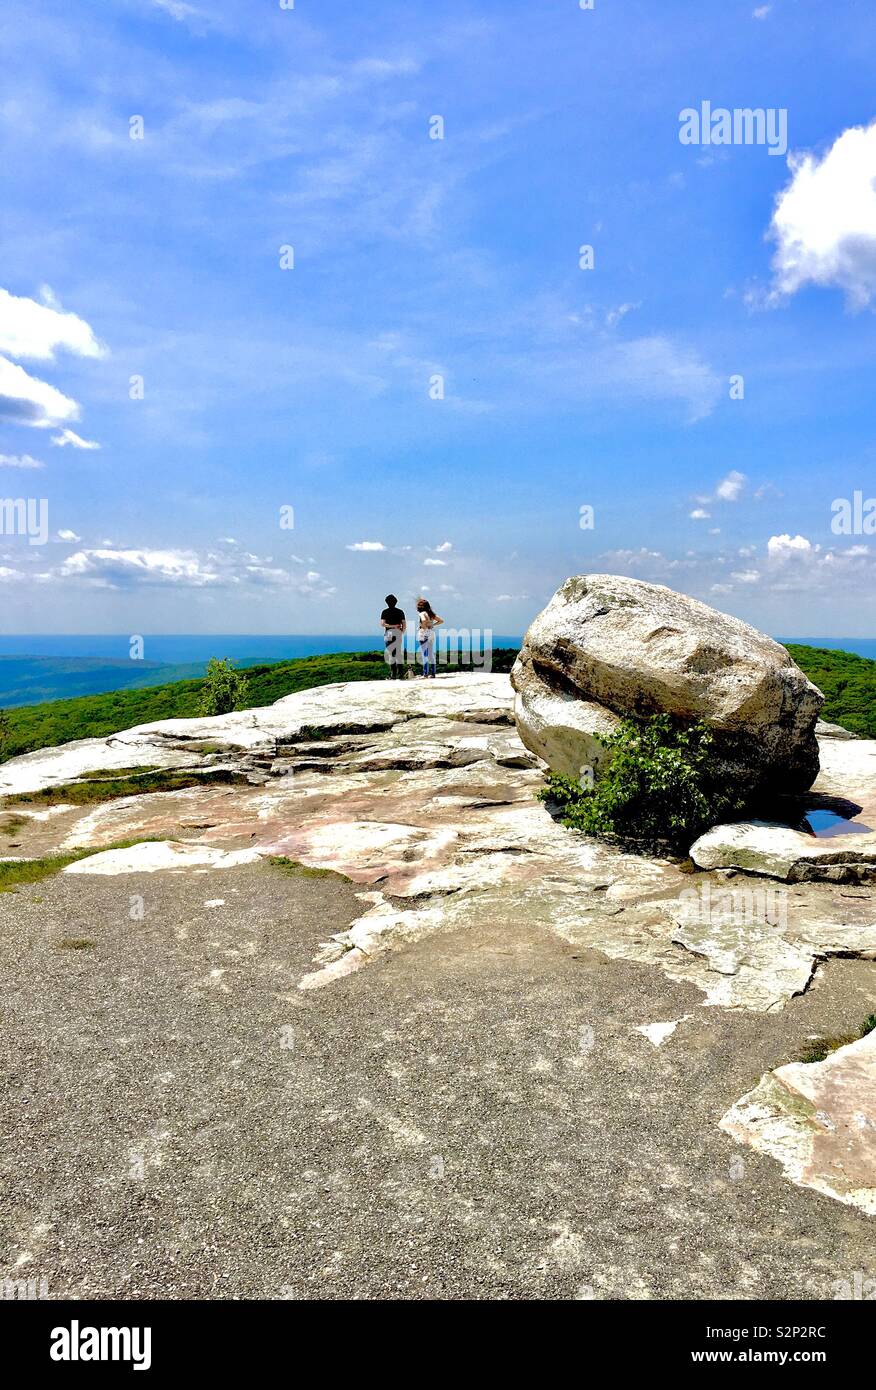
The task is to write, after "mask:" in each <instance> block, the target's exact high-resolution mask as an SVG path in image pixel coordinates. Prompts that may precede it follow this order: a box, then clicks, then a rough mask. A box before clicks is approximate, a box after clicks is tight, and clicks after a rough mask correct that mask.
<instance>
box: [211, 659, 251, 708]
mask: <svg viewBox="0 0 876 1390" xmlns="http://www.w3.org/2000/svg"><path fill="white" fill-rule="evenodd" d="M246 698H247V681H246V676H244V675H243V674H242V673H241V672H240V671H238V670H236V669H235V666H234V662H233V661H231V660H230V658H228V657H225V658H223V660H222V661H220V660H219V658H218V657H215V656H214V657H212V658H211V660H210V661H208V662H207V674H206V676H205V677H204V689H203V691H202V692H201V704H200V713H201V714H205V715H212V714H230V713H231V711H232V710H236V709H244V708H245V707H246Z"/></svg>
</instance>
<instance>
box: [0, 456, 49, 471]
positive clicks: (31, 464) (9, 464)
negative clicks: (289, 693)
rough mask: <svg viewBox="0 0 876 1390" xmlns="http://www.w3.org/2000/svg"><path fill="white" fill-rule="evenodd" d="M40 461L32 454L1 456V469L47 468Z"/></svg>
mask: <svg viewBox="0 0 876 1390" xmlns="http://www.w3.org/2000/svg"><path fill="white" fill-rule="evenodd" d="M45 466H46V465H45V464H44V463H41V462H40V460H39V459H35V458H32V457H31V455H30V454H0V468H45Z"/></svg>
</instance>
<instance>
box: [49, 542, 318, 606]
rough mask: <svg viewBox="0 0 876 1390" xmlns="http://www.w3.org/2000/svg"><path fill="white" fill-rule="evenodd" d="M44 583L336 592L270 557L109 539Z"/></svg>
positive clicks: (51, 574)
mask: <svg viewBox="0 0 876 1390" xmlns="http://www.w3.org/2000/svg"><path fill="white" fill-rule="evenodd" d="M58 537H59V539H60V540H63V541H67V542H68V543H70V542H78V541H79V539H80V537H79V536H77V535H76V533H75V532H74V531H59V532H58ZM42 578H43V579H44V580H45V581H46V582H56V581H63V582H64V583H65V584H69V583H75V582H79V583H82V584H84V585H86V586H87V587H89V588H98V589H132V588H149V587H154V586H163V587H170V588H180V589H220V590H221V589H241V588H247V587H250V588H258V589H264V588H269V589H285V590H289V591H291V592H293V593H295V594H299V595H303V596H305V597H308V598H329V597H331V595H333V594H334V593H335V592H336V589H335V586H334V585H332V584H330V583H329V582H328V580H327V579H325V578H324V577H323V575H321V574H320V573H319V571H318V570H308V571H307V572H306V573H304V574H302V573H301V571H300V570H294V571H293V570H289V569H286V568H284V566H283V565H280V564H277V563H275V562H274V560H273V559H272V557H271V556H266V557H260V556H258V555H254V554H252V553H251V552H243V551H239V550H236V549H230V550H225V551H223V552H221V553H216V552H213V551H210V552H208V553H207V554H206V555H200V554H199V553H198V552H197V551H194V550H186V549H166V550H157V549H155V550H153V549H151V548H149V547H148V546H137V547H134V546H131V547H125V546H118V545H114V544H113V543H112V542H111V541H105V542H104V543H103V544H101V545H99V546H96V547H94V548H88V549H81V550H77V551H75V552H74V553H73V554H72V555H69V556H68V557H67V559H66V560H64V561H63V563H62V564H60V565H58V566H57V568H55V569H53V570H50V571H49V572H48V573H47V574H46V575H44V576H42Z"/></svg>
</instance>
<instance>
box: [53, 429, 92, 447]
mask: <svg viewBox="0 0 876 1390" xmlns="http://www.w3.org/2000/svg"><path fill="white" fill-rule="evenodd" d="M52 443H53V444H57V445H58V447H59V448H61V449H63V448H64V447H65V446H66V445H67V444H72V445H73V448H74V449H99V448H100V445H99V444H98V443H97V440H95V439H83V438H82V436H81V435H79V434H77V433H76V431H75V430H69V429H63V430H61V432H60V434H53V435H52Z"/></svg>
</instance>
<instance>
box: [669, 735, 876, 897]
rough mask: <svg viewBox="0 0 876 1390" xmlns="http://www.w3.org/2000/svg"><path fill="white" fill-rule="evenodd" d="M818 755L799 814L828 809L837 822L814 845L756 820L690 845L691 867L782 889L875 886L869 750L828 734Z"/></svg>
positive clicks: (873, 764)
mask: <svg viewBox="0 0 876 1390" xmlns="http://www.w3.org/2000/svg"><path fill="white" fill-rule="evenodd" d="M833 727H834V726H830V728H831V729H832V728H833ZM821 748H822V753H821V763H822V766H821V772H820V773H819V776H818V779H817V781H816V783H815V785H814V787H813V788H812V794H811V795H810V796H808V797H805V798H804V799H803V801H802V802H801V804H800V812H801V814H802V812H803V811H804V810H806V809H808V808H811V807H814V806H816V805H817V806H820V807H822V808H827V809H830V808H833V809H834V810H835V812H836V813H837V815H838V816H839V817H842V818H843V819H839V820H838V821H837V822H836V824H835V825H834V826H833V827H832V828H831V833H830V835H828V836H825V837H824V838H817V837H816V836H814V835H812V834H806V833H805V832H803V831H801V830H797V829H793V828H792V827H791V826H789V825H786V824H780V823H776V822H774V821H764V820H746V821H736V822H733V823H732V824H728V825H716V826H713V827H712V829H711V830H708V831H707V832H706V834H705V835H701V836H700V838H699V839H698V840H696V841H694V843H693V845H691V849H690V857H691V859H692V860H693V862H694V863H695V864H696V865H697V867H698V868H701V869H743V870H745V871H746V872H748V873H752V874H765V875H768V876H769V877H772V878H779V879H784V880H785V881H786V882H788V883H801V882H805V881H806V880H809V879H829V880H832V881H833V882H835V883H876V742H874V741H873V740H871V739H860V738H851V739H842V738H838V737H837V736H836V735H835V734H833V733H832V732H828V733H826V734H824V735H821Z"/></svg>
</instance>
